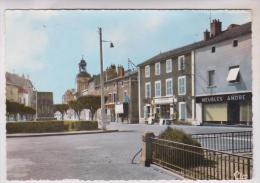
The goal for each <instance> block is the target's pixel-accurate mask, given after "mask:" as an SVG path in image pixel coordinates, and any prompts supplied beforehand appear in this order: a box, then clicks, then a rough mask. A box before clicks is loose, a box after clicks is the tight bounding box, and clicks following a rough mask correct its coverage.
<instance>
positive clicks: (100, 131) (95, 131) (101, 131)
mask: <svg viewBox="0 0 260 183" xmlns="http://www.w3.org/2000/svg"><path fill="white" fill-rule="evenodd" d="M112 132H118V130H88V131H70V132H51V133H15V134H7V135H6V137H7V138H17V137H42V136H60V135H80V134H96V133H112Z"/></svg>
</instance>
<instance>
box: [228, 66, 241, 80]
mask: <svg viewBox="0 0 260 183" xmlns="http://www.w3.org/2000/svg"><path fill="white" fill-rule="evenodd" d="M239 70H240V68H239V66H232V67H229V72H228V77H227V81H228V82H229V83H237V82H239V81H240V74H239Z"/></svg>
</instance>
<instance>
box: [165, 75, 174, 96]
mask: <svg viewBox="0 0 260 183" xmlns="http://www.w3.org/2000/svg"><path fill="white" fill-rule="evenodd" d="M172 89H173V87H172V78H169V79H166V95H167V96H170V95H172V94H173V92H172Z"/></svg>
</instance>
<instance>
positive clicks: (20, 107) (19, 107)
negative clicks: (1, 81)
mask: <svg viewBox="0 0 260 183" xmlns="http://www.w3.org/2000/svg"><path fill="white" fill-rule="evenodd" d="M6 114H7V117H8V118H9V117H10V115H14V119H15V121H16V120H17V115H18V114H20V115H21V116H23V115H25V116H26V119H28V116H30V117H32V116H33V115H34V114H35V109H33V108H31V107H29V106H25V105H24V104H20V103H17V102H11V101H9V100H6Z"/></svg>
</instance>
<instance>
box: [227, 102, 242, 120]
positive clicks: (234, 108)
mask: <svg viewBox="0 0 260 183" xmlns="http://www.w3.org/2000/svg"><path fill="white" fill-rule="evenodd" d="M239 117H240V105H239V102H229V103H228V122H229V123H230V124H238V123H239V122H240V119H239Z"/></svg>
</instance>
